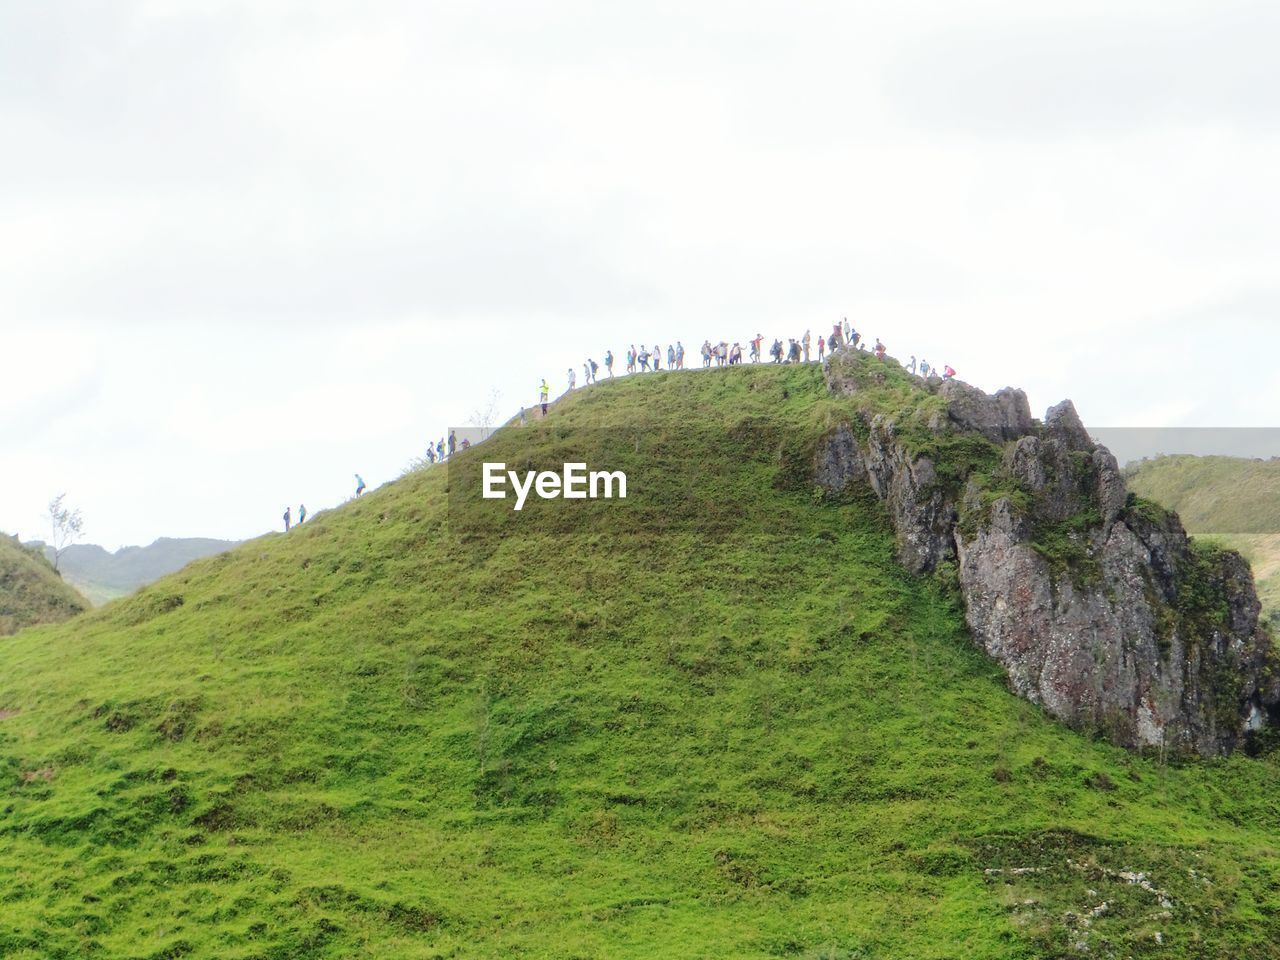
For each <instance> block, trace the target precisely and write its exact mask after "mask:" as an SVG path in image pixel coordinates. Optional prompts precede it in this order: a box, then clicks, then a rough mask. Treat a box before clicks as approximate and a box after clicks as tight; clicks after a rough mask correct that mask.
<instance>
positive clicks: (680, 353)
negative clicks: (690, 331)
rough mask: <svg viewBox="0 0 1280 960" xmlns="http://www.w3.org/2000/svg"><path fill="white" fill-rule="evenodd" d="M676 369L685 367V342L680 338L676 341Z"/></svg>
mask: <svg viewBox="0 0 1280 960" xmlns="http://www.w3.org/2000/svg"><path fill="white" fill-rule="evenodd" d="M676 369H677V370H683V369H684V344H683V343H681V342H680V341H679V340H677V341H676Z"/></svg>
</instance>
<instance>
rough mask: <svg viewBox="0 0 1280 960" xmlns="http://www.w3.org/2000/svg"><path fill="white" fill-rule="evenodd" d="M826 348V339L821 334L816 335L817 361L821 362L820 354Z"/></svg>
mask: <svg viewBox="0 0 1280 960" xmlns="http://www.w3.org/2000/svg"><path fill="white" fill-rule="evenodd" d="M826 349H827V340H826V338H825V337H823V336H822V335H821V334H819V335H818V362H819V363H821V362H822V354H823V353H824V352H825V351H826Z"/></svg>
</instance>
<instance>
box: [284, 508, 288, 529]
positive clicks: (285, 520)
mask: <svg viewBox="0 0 1280 960" xmlns="http://www.w3.org/2000/svg"><path fill="white" fill-rule="evenodd" d="M284 532H285V533H288V532H289V508H288V507H285V508H284Z"/></svg>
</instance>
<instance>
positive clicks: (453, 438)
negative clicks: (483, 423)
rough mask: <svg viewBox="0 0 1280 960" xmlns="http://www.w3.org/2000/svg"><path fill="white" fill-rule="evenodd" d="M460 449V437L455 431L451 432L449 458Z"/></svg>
mask: <svg viewBox="0 0 1280 960" xmlns="http://www.w3.org/2000/svg"><path fill="white" fill-rule="evenodd" d="M457 449H458V435H457V434H456V433H454V431H453V430H450V431H449V456H451V457H452V456H453V454H454V452H455V451H456V450H457Z"/></svg>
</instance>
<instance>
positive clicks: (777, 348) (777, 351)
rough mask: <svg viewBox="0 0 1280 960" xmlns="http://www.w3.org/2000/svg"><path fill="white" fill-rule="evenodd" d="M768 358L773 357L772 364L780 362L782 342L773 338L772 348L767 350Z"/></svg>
mask: <svg viewBox="0 0 1280 960" xmlns="http://www.w3.org/2000/svg"><path fill="white" fill-rule="evenodd" d="M769 356H771V357H773V362H774V363H781V362H782V341H781V340H778V339H777V338H774V341H773V346H771V347H770V348H769Z"/></svg>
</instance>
